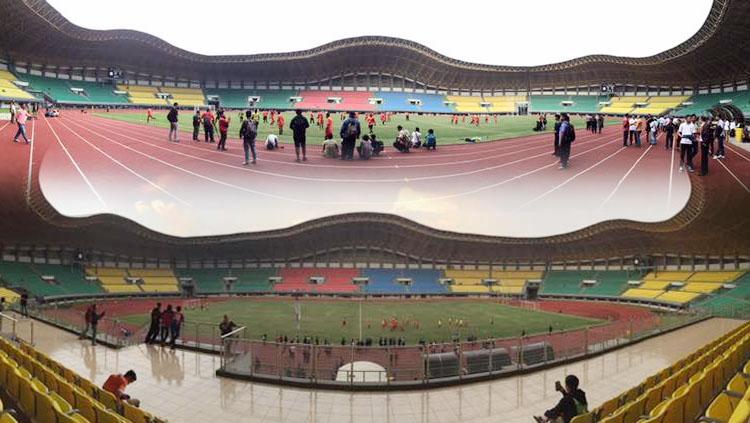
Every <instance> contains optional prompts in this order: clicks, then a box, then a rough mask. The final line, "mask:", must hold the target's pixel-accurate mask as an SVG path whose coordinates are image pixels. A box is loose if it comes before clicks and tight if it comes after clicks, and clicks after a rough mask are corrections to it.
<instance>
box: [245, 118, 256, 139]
mask: <svg viewBox="0 0 750 423" xmlns="http://www.w3.org/2000/svg"><path fill="white" fill-rule="evenodd" d="M257 136H258V129H257V128H256V127H255V123H254V122H253V121H252V120H246V121H245V132H244V138H245V139H247V140H254V139H255V138H256V137H257Z"/></svg>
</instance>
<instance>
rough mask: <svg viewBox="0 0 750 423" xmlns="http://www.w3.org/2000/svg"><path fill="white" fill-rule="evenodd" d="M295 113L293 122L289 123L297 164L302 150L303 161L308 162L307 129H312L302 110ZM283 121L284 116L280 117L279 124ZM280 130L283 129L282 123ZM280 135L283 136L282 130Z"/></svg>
mask: <svg viewBox="0 0 750 423" xmlns="http://www.w3.org/2000/svg"><path fill="white" fill-rule="evenodd" d="M294 113H295V115H294V117H293V118H292V121H291V122H289V129H291V130H292V138H293V139H294V153H295V154H296V155H297V162H299V161H300V159H299V153H300V150H302V161H307V146H306V144H307V128H309V127H310V122H309V121H308V120H307V118H306V117H304V116H303V115H302V110H299V109H297V110H296V111H295V112H294ZM281 119H283V116H281V115H279V122H281ZM279 128H281V123H279ZM279 135H281V130H280V129H279Z"/></svg>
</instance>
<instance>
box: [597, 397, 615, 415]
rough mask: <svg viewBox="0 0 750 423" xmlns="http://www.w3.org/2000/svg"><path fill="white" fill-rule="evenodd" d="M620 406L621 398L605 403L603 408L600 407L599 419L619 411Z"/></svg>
mask: <svg viewBox="0 0 750 423" xmlns="http://www.w3.org/2000/svg"><path fill="white" fill-rule="evenodd" d="M619 406H620V398H618V397H615V398H611V399H609V400H607V401H605V402H604V403H603V404H602V406H601V407H599V418H603V417H606V416H609V415H610V414H612V413H614V412H615V410H617V407H619Z"/></svg>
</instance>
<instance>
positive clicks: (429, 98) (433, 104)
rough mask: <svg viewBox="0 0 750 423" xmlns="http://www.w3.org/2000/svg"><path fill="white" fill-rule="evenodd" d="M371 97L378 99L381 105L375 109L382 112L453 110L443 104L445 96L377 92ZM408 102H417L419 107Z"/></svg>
mask: <svg viewBox="0 0 750 423" xmlns="http://www.w3.org/2000/svg"><path fill="white" fill-rule="evenodd" d="M373 97H375V98H380V99H382V100H383V103H382V104H380V105H378V106H377V109H378V110H380V111H384V112H422V113H453V112H455V110H454V109H453V108H452V107H450V106H447V105H446V104H445V101H446V100H445V96H442V95H439V94H418V93H402V92H389V91H378V92H376V93H375V94H373ZM410 100H419V101H421V102H422V104H421V105H415V104H411V102H410Z"/></svg>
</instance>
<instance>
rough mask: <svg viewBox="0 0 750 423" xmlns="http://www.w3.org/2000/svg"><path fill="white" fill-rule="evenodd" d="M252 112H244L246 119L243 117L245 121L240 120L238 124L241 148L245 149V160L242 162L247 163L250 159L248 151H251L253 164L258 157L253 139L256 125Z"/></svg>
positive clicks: (256, 130)
mask: <svg viewBox="0 0 750 423" xmlns="http://www.w3.org/2000/svg"><path fill="white" fill-rule="evenodd" d="M252 114H253V112H251V111H250V110H248V111H247V112H246V113H245V116H247V119H245V121H244V122H242V126H240V138H242V148H243V149H244V150H245V161H244V162H243V164H244V165H247V164H248V163H249V161H250V152H252V153H253V164H255V163H256V160H257V158H258V156H257V154H256V152H255V139H256V138H257V137H258V125H257V124H256V123H255V121H254V120H253V119H252V118H251V116H252Z"/></svg>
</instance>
